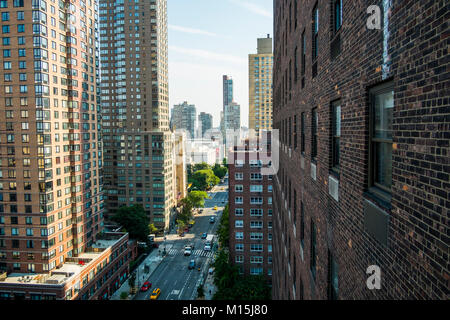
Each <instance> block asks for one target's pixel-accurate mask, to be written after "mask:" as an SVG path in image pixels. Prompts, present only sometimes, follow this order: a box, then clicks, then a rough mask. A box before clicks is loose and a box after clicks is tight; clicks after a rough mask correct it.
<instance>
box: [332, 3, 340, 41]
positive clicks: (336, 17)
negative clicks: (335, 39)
mask: <svg viewBox="0 0 450 320" xmlns="http://www.w3.org/2000/svg"><path fill="white" fill-rule="evenodd" d="M333 2H334V3H333V31H334V33H336V32H338V31H339V29H340V28H341V26H342V0H333Z"/></svg>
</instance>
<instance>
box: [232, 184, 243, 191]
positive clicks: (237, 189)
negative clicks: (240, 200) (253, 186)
mask: <svg viewBox="0 0 450 320" xmlns="http://www.w3.org/2000/svg"><path fill="white" fill-rule="evenodd" d="M243 191H244V187H243V186H242V184H237V185H235V186H234V192H243Z"/></svg>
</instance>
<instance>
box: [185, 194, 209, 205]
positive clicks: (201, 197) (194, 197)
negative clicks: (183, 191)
mask: <svg viewBox="0 0 450 320" xmlns="http://www.w3.org/2000/svg"><path fill="white" fill-rule="evenodd" d="M187 198H188V200H189V201H190V202H191V204H192V206H193V207H194V208H203V207H205V199H206V198H208V193H207V192H205V191H191V192H189V194H188V195H187Z"/></svg>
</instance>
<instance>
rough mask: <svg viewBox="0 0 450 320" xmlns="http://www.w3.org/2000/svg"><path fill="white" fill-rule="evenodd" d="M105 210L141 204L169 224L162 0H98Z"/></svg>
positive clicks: (160, 223)
mask: <svg viewBox="0 0 450 320" xmlns="http://www.w3.org/2000/svg"><path fill="white" fill-rule="evenodd" d="M99 17H100V21H99V27H100V34H99V37H100V46H101V50H100V58H101V68H102V76H101V79H102V85H101V93H102V101H101V107H102V120H103V130H102V134H103V140H104V152H105V154H104V160H105V166H104V186H105V202H106V213H107V215H106V217H107V218H109V217H110V216H111V215H113V214H114V213H115V211H116V210H117V208H119V207H121V206H130V205H133V204H140V205H142V206H143V207H144V209H145V211H146V213H147V214H148V216H149V217H150V221H151V222H152V223H154V224H155V226H156V227H157V228H160V229H164V230H167V229H168V227H169V223H170V217H171V216H172V215H173V212H174V207H175V196H176V190H175V185H174V183H173V181H175V178H174V169H173V168H174V165H173V147H174V140H173V139H174V136H173V134H172V132H171V131H170V128H169V103H168V96H169V94H168V48H167V45H168V44H167V1H166V0H150V1H138V2H131V3H130V2H128V1H124V0H101V1H99Z"/></svg>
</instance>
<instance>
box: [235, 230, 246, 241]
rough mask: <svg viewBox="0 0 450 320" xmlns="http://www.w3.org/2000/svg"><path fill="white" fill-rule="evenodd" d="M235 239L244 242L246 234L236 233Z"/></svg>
mask: <svg viewBox="0 0 450 320" xmlns="http://www.w3.org/2000/svg"><path fill="white" fill-rule="evenodd" d="M235 239H236V240H243V239H244V233H243V232H236V235H235Z"/></svg>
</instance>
